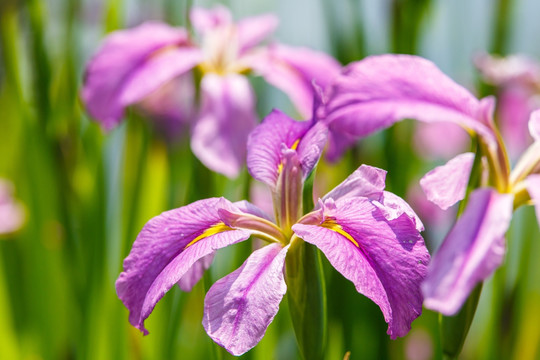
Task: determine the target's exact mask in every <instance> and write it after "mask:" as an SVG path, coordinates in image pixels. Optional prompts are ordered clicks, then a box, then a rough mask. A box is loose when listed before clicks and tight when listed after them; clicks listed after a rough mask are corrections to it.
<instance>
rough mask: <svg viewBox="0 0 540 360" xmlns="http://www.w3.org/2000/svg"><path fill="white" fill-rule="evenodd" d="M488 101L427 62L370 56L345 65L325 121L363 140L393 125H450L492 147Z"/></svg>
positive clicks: (488, 99) (397, 57)
mask: <svg viewBox="0 0 540 360" xmlns="http://www.w3.org/2000/svg"><path fill="white" fill-rule="evenodd" d="M493 105H494V104H493V100H492V99H491V98H486V99H484V100H482V101H479V100H478V99H476V98H475V97H474V96H473V95H472V94H471V93H470V92H469V91H467V90H466V89H465V88H463V87H462V86H460V85H458V84H456V83H455V82H454V81H453V80H451V79H450V78H449V77H447V76H446V75H445V74H443V73H442V72H441V71H440V70H439V69H438V68H437V67H436V66H435V65H434V64H433V63H432V62H430V61H428V60H425V59H422V58H420V57H416V56H410V55H380V56H371V57H368V58H366V59H364V60H362V61H358V62H355V63H352V64H350V65H349V66H347V67H346V68H345V70H344V71H343V73H342V74H341V76H340V77H338V78H337V80H336V81H335V83H334V86H333V90H332V93H331V95H330V100H329V102H328V110H327V111H328V119H327V120H328V121H329V122H330V123H332V124H333V125H332V124H331V126H338V127H340V128H341V129H342V131H343V129H347V131H348V132H349V133H350V134H352V135H355V136H367V135H369V134H371V133H373V132H375V131H377V130H381V129H384V128H386V127H388V126H390V125H392V124H393V123H395V122H396V121H399V120H403V119H408V118H412V119H417V120H420V121H425V122H441V121H443V122H453V123H457V124H459V125H461V126H463V127H465V128H468V129H472V130H474V131H476V132H477V133H479V134H480V135H481V136H482V137H484V138H485V140H486V142H488V143H489V144H492V143H494V142H495V137H494V134H493V132H492V130H491V121H492V120H491V114H492V111H493Z"/></svg>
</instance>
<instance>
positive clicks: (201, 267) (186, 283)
mask: <svg viewBox="0 0 540 360" xmlns="http://www.w3.org/2000/svg"><path fill="white" fill-rule="evenodd" d="M214 255H215V252H211V253H210V254H208V255H206V256H204V257H202V258H201V259H199V260H197V261H196V262H195V263H194V264H193V265H192V266H191V268H190V269H189V270H188V271H187V272H186V273H185V274H184V276H182V278H181V279H180V280H179V281H178V287H179V288H180V289H181V290H182V291H186V292H188V291H191V289H192V288H193V286H195V284H197V283H198V282H199V280H201V278H202V276H203V275H204V272H205V271H206V269H208V268H209V267H210V265H212V261H213V260H214Z"/></svg>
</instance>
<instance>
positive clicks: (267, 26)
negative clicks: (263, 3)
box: [236, 14, 279, 53]
mask: <svg viewBox="0 0 540 360" xmlns="http://www.w3.org/2000/svg"><path fill="white" fill-rule="evenodd" d="M278 23H279V19H278V18H277V16H275V15H273V14H264V15H258V16H252V17H248V18H245V19H242V20H240V21H238V22H237V23H236V26H237V28H238V37H239V48H240V53H242V52H244V51H246V50H249V49H251V48H252V47H254V46H255V45H257V44H259V43H260V42H261V41H263V40H264V39H265V38H266V37H267V36H268V35H270V34H272V33H273V32H274V30H275V29H276V27H277V26H278Z"/></svg>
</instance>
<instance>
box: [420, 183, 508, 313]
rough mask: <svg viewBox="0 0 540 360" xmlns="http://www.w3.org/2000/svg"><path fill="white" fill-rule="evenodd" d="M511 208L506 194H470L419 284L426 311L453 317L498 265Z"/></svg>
mask: <svg viewBox="0 0 540 360" xmlns="http://www.w3.org/2000/svg"><path fill="white" fill-rule="evenodd" d="M512 206H513V196H512V195H510V194H500V193H498V192H496V191H495V190H493V189H488V188H483V189H478V190H475V191H474V192H472V193H471V196H470V199H469V203H468V205H467V208H466V209H465V211H464V212H463V214H462V215H461V217H460V218H459V219H458V220H457V222H456V224H455V225H454V227H453V229H452V230H451V231H450V233H449V234H448V236H447V237H446V239H445V240H444V242H443V244H442V245H441V247H440V249H439V250H438V251H437V254H436V255H435V257H434V258H433V261H432V262H431V264H430V267H429V273H428V276H427V278H426V281H425V282H424V283H423V284H422V291H423V293H424V296H425V301H424V305H425V306H426V307H427V308H429V309H432V310H436V311H439V312H440V313H442V314H444V315H454V314H455V313H456V312H457V311H458V310H459V309H460V307H461V305H463V302H464V301H465V300H466V299H467V296H469V294H470V292H471V291H472V290H473V288H474V287H475V286H476V285H477V284H478V283H479V282H480V281H483V280H485V279H486V278H487V277H488V276H490V275H491V274H492V273H493V272H494V271H495V269H496V268H498V267H499V266H500V265H501V264H502V262H503V260H504V254H505V241H504V234H505V233H506V231H507V230H508V226H509V225H510V220H511V218H512V210H513V209H512Z"/></svg>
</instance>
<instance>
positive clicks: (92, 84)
mask: <svg viewBox="0 0 540 360" xmlns="http://www.w3.org/2000/svg"><path fill="white" fill-rule="evenodd" d="M187 40H188V34H187V32H186V30H185V29H182V28H173V27H170V26H168V25H165V24H160V23H145V24H142V25H140V26H138V27H135V28H133V29H129V30H120V31H115V32H113V33H111V34H110V35H109V36H107V38H106V39H105V41H104V43H103V45H102V46H101V48H100V49H99V50H98V52H97V53H96V54H95V55H94V57H93V58H92V59H91V60H90V62H89V63H88V66H87V67H86V71H85V76H84V85H83V88H82V92H81V97H82V99H83V101H84V103H85V105H86V108H87V110H88V112H89V113H90V115H91V116H92V117H94V118H96V119H97V120H99V121H100V122H101V124H102V125H103V127H104V128H106V129H111V128H112V127H114V126H115V125H117V124H118V122H119V121H120V119H121V118H122V116H123V111H124V107H125V106H126V105H127V104H126V103H123V102H122V101H121V96H122V92H123V89H124V85H125V84H126V82H127V81H129V79H130V77H131V76H132V74H133V73H135V72H137V71H139V70H140V69H141V68H144V66H145V64H146V62H147V61H148V60H149V59H151V56H152V54H154V53H156V52H157V51H159V50H160V49H163V48H165V47H167V46H180V45H185V44H186V42H187ZM178 65H180V67H184V62H183V61H182V62H181V63H180V64H178ZM175 66H176V64H168V69H169V70H168V71H170V68H173V67H175ZM168 80H170V79H168Z"/></svg>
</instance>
